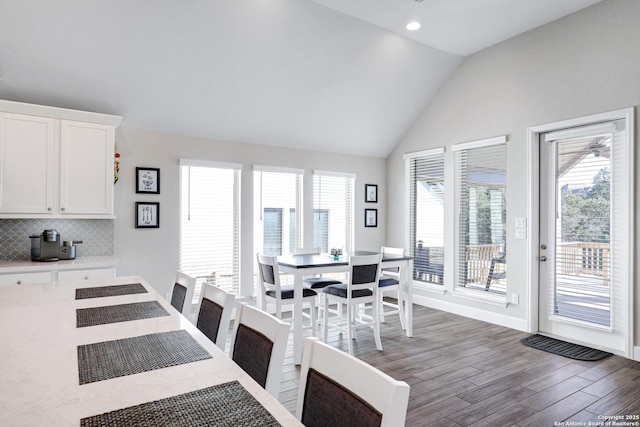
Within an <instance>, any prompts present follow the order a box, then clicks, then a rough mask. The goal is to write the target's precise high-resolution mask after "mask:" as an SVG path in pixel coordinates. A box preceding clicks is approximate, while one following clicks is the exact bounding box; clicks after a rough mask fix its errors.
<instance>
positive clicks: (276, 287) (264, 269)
mask: <svg viewBox="0 0 640 427" xmlns="http://www.w3.org/2000/svg"><path fill="white" fill-rule="evenodd" d="M257 258H258V281H259V282H260V293H261V295H260V296H261V301H262V302H261V307H262V310H263V311H267V303H272V304H274V305H275V307H276V317H277V318H278V319H282V308H283V307H284V306H287V305H293V297H294V286H293V285H281V284H280V272H279V270H278V259H277V257H275V256H266V255H261V254H258V255H257ZM317 295H318V293H317V292H316V291H314V290H313V289H310V288H306V287H304V286H303V288H302V304H303V312H302V317H303V318H304V317H306V318H307V319H309V325H308V326H306V327H303V328H306V329H311V331H312V334H313V335H314V336H315V335H316V319H317V316H316V296H317ZM305 304H306V305H307V306H308V308H309V314H307V313H305V312H304V305H305Z"/></svg>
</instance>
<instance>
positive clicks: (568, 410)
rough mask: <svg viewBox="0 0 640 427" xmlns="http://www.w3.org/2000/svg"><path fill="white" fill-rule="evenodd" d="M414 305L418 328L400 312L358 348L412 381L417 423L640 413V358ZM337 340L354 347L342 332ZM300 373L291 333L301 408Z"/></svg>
mask: <svg viewBox="0 0 640 427" xmlns="http://www.w3.org/2000/svg"><path fill="white" fill-rule="evenodd" d="M414 307H415V308H414V336H413V338H408V337H406V336H405V335H404V333H403V331H402V330H401V329H400V322H399V320H398V317H397V316H391V317H388V318H387V322H386V324H383V325H382V330H381V332H382V333H381V335H382V345H383V348H384V351H381V352H379V351H377V350H376V348H375V344H374V341H373V333H372V332H370V331H365V330H361V331H359V332H358V335H357V338H356V341H355V343H354V344H355V349H354V354H355V355H356V356H357V357H359V358H360V359H362V360H364V361H366V362H368V363H370V364H371V365H373V366H375V367H377V368H378V369H380V370H382V371H384V372H386V373H387V374H389V375H391V376H392V377H393V378H395V379H399V380H403V381H406V382H407V383H408V384H409V385H410V386H411V393H410V397H409V408H408V413H407V421H406V425H407V426H434V427H435V426H437V427H447V426H449V427H453V426H473V427H480V426H491V427H497V426H522V427H529V426H531V427H545V426H559V425H571V424H567V423H563V424H560V423H561V422H563V421H576V422H579V423H576V424H572V425H584V426H587V425H598V424H597V423H604V421H605V420H604V419H603V418H602V417H603V416H616V415H622V416H628V417H629V418H631V419H628V420H627V421H631V422H633V423H635V422H640V420H639V419H638V418H637V416H638V415H639V414H640V362H634V361H632V360H628V359H625V358H622V357H618V356H612V357H609V358H607V359H604V360H602V361H599V362H580V361H575V360H572V359H568V358H564V357H561V356H556V355H553V354H550V353H546V352H543V351H540V350H535V349H532V348H529V347H526V346H524V345H523V344H521V343H520V339H522V338H524V337H526V336H527V335H528V334H525V333H523V332H519V331H515V330H512V329H508V328H504V327H500V326H495V325H492V324H489V323H484V322H480V321H477V320H473V319H468V318H465V317H461V316H456V315H453V314H449V313H445V312H442V311H438V310H433V309H429V308H425V307H421V306H417V305H416V306H414ZM329 342H330V344H331V345H333V346H335V347H337V348H340V349H343V350H346V338H344V339H343V338H342V336H340V335H338V334H337V333H336V334H332V335H330V338H329ZM298 377H299V367H296V366H295V365H294V364H293V351H292V340H291V338H290V339H289V347H288V349H287V357H286V360H285V368H284V373H283V379H282V387H281V390H280V396H279V400H280V402H282V403H283V404H284V405H285V406H286V407H287V408H288V409H289V410H290V411H291V412H292V413H294V414H295V406H296V397H297V392H298ZM621 421H625V420H624V419H618V422H621ZM589 422H591V423H592V424H589ZM600 425H606V424H600ZM609 425H611V424H609ZM618 425H625V424H618ZM627 425H640V424H627Z"/></svg>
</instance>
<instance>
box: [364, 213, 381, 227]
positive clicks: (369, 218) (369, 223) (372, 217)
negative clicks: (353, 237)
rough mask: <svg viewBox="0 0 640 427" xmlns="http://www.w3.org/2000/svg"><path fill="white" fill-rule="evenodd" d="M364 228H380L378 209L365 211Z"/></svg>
mask: <svg viewBox="0 0 640 427" xmlns="http://www.w3.org/2000/svg"><path fill="white" fill-rule="evenodd" d="M364 226H365V227H377V226H378V209H365V210H364Z"/></svg>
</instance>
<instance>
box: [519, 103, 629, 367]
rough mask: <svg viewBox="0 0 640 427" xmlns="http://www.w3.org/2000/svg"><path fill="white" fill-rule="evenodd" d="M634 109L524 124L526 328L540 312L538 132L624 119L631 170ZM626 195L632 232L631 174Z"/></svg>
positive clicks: (535, 324) (534, 329)
mask: <svg viewBox="0 0 640 427" xmlns="http://www.w3.org/2000/svg"><path fill="white" fill-rule="evenodd" d="M634 118H635V112H634V108H633V107H630V108H624V109H621V110H614V111H609V112H605V113H600V114H594V115H590V116H585V117H579V118H575V119H569V120H563V121H559V122H555V123H547V124H543V125H538V126H533V127H529V128H527V152H528V159H527V176H528V178H527V216H528V218H529V221H528V225H529V230H528V235H529V245H528V249H527V251H528V254H527V259H528V262H527V270H528V271H527V273H528V274H527V277H529V281H528V283H527V297H528V301H529V305H528V307H527V331H528V332H530V333H534V332H537V331H538V330H539V329H538V325H539V316H538V304H539V299H538V292H539V290H538V283H539V277H538V254H539V250H538V248H539V246H540V215H539V204H540V188H539V182H540V172H539V170H540V169H539V166H540V150H539V149H540V134H542V133H547V132H551V131H555V130H560V129H566V128H572V127H577V126H584V125H589V124H594V123H599V122H605V121H612V120H625V122H626V130H625V132H626V133H627V135H626V136H627V141H628V150H629V155H628V158H627V159H626V160H627V168H628V170H629V171H633V170H634V167H633V166H634V161H635V155H634V145H635V140H634V133H635V125H634ZM628 184H629V185H628V189H627V193H628V194H627V196H628V199H627V200H629V201H630V203H629V213H628V216H627V222H628V224H627V226H628V227H629V230H630V235H631V236H634V235H635V234H634V220H635V215H634V208H635V203H634V191H635V190H634V177H633V176H632V177H631V178H630V180H629V182H628ZM628 246H629V250H628V254H627V257H628V260H627V263H626V264H627V265H628V266H629V268H628V270H627V271H626V272H625V276H626V280H627V283H628V284H629V286H627V288H628V289H627V295H626V301H627V306H626V307H625V310H626V312H627V316H626V325H625V327H626V328H627V343H626V345H625V350H624V354H621V355H622V356H624V357H627V358H630V359H632V358H634V353H633V341H634V336H635V331H634V328H633V326H634V325H633V318H634V311H633V306H634V289H633V288H634V281H633V278H634V250H633V249H634V242H631V244H630V245H628Z"/></svg>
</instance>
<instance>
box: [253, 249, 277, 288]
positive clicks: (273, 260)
mask: <svg viewBox="0 0 640 427" xmlns="http://www.w3.org/2000/svg"><path fill="white" fill-rule="evenodd" d="M257 257H258V277H259V282H260V288H261V291H262V295H264V294H265V293H266V292H267V291H275V292H276V294H278V293H280V273H279V271H278V259H277V257H275V256H267V255H262V254H257Z"/></svg>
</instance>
